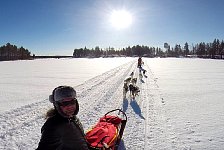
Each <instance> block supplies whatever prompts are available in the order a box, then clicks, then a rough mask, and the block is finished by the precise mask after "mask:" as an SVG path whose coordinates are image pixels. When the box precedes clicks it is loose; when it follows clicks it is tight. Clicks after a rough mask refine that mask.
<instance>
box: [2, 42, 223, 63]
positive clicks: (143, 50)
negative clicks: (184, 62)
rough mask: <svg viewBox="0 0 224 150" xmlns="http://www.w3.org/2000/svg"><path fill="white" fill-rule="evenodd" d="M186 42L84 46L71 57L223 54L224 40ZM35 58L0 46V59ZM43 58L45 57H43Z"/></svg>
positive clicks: (22, 49) (220, 55)
mask: <svg viewBox="0 0 224 150" xmlns="http://www.w3.org/2000/svg"><path fill="white" fill-rule="evenodd" d="M189 47H190V46H189V44H188V43H187V42H186V43H185V44H184V45H183V46H181V45H180V44H176V45H175V46H174V47H171V46H170V45H169V44H168V43H164V49H161V48H159V47H149V46H144V45H141V46H140V45H135V46H132V47H131V46H128V47H126V48H122V49H115V48H113V47H108V48H106V49H102V48H100V47H99V46H96V47H95V48H92V49H88V48H86V47H84V48H79V49H74V51H73V55H72V57H74V58H83V57H88V58H97V57H117V56H119V57H122V56H123V57H126V56H127V57H136V56H144V57H199V58H212V59H223V55H224V41H223V40H222V41H220V40H219V39H215V40H214V41H213V42H210V43H205V42H201V43H198V44H195V45H192V46H191V49H190V48H189ZM48 57H49V56H48ZM32 58H35V55H34V54H33V56H31V53H30V51H29V50H28V49H25V48H24V47H22V46H21V47H19V48H18V47H17V46H16V45H11V44H10V43H7V44H6V45H3V46H1V47H0V61H5V60H24V59H32ZM44 58H45V57H44Z"/></svg>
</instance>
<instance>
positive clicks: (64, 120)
mask: <svg viewBox="0 0 224 150" xmlns="http://www.w3.org/2000/svg"><path fill="white" fill-rule="evenodd" d="M49 100H50V102H51V103H53V105H54V109H50V110H48V112H47V113H46V118H47V120H46V122H45V123H44V125H43V126H42V128H41V134H42V135H41V139H40V142H39V145H38V148H37V150H46V149H47V150H56V149H57V150H89V149H88V145H87V142H86V139H85V135H84V130H83V127H82V124H81V122H80V121H79V119H78V118H77V116H76V115H77V114H78V112H79V103H78V100H77V99H76V91H75V90H74V89H73V88H72V87H70V86H59V87H56V88H55V89H54V90H53V92H52V95H50V96H49Z"/></svg>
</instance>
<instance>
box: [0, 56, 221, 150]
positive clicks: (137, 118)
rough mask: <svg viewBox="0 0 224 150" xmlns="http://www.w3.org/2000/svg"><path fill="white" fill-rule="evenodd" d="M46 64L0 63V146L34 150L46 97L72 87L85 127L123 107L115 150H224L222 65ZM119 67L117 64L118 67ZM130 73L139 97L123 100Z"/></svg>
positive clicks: (217, 62)
mask: <svg viewBox="0 0 224 150" xmlns="http://www.w3.org/2000/svg"><path fill="white" fill-rule="evenodd" d="M143 61H144V62H145V64H144V68H145V69H146V70H147V73H146V75H147V76H146V77H144V78H143V79H142V80H140V79H139V72H138V69H137V68H136V66H137V58H107V59H106V58H104V59H103V58H99V59H59V60H57V59H44V60H34V61H15V62H0V69H1V72H0V97H1V99H0V149H9V150H11V149H13V150H16V149H21V150H30V149H35V148H36V147H37V145H38V142H39V139H40V135H41V134H40V128H41V126H42V125H43V123H44V121H45V120H44V118H43V116H44V113H45V112H46V111H47V110H48V109H49V108H50V107H52V104H50V102H49V101H48V95H49V94H50V93H51V91H52V90H53V88H54V87H56V86H58V85H71V86H73V87H74V88H75V89H76V90H77V94H78V99H79V103H80V112H79V114H78V117H79V118H80V119H81V121H82V123H83V125H84V128H85V130H87V129H88V128H90V127H91V126H92V125H94V124H95V123H96V122H97V121H98V119H99V118H100V117H102V115H104V114H105V113H106V112H108V111H110V110H112V109H115V108H122V109H123V110H124V111H125V112H126V114H127V116H128V122H127V125H126V128H125V131H124V135H123V139H124V142H123V143H121V147H120V150H125V149H126V150H129V149H130V150H142V149H145V150H150V149H152V150H188V149H189V150H190V149H191V150H204V149H209V150H214V149H215V150H221V149H223V145H224V101H223V97H224V90H223V89H224V61H223V60H204V59H176V58H166V59H160V58H155V59H152V58H143ZM121 64H122V65H121ZM132 71H134V73H135V74H134V76H135V77H137V78H138V82H137V85H138V86H139V87H140V90H141V92H140V94H139V96H137V97H136V98H135V100H131V99H130V98H129V96H127V98H126V99H123V91H122V87H123V80H124V79H125V78H127V77H128V76H129V74H130V73H131V72H132Z"/></svg>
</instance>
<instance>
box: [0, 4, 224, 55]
mask: <svg viewBox="0 0 224 150" xmlns="http://www.w3.org/2000/svg"><path fill="white" fill-rule="evenodd" d="M223 6H224V1H223V0H1V1H0V7H1V9H0V46H2V45H5V44H6V43H11V44H13V45H16V46H18V47H20V46H23V47H24V48H27V49H28V50H29V51H30V52H31V53H32V54H35V55H72V53H73V50H74V49H75V48H84V47H85V46H86V47H87V48H90V49H91V48H95V46H99V47H100V48H107V47H109V46H110V47H114V48H124V47H127V46H133V45H137V44H139V45H147V46H155V47H157V46H158V47H161V48H163V44H164V42H167V43H169V44H170V45H171V46H172V47H173V46H175V44H180V45H181V46H183V45H184V43H185V42H188V43H189V45H192V44H196V43H199V42H213V40H214V39H215V38H217V39H220V40H222V39H223V37H224V28H223V27H224V19H223V14H224V9H223ZM122 12H125V13H122ZM122 16H123V17H124V18H122ZM116 19H118V20H116Z"/></svg>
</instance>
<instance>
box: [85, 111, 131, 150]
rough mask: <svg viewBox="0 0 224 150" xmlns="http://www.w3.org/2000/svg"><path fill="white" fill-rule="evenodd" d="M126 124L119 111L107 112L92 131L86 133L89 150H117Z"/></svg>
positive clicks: (123, 113)
mask: <svg viewBox="0 0 224 150" xmlns="http://www.w3.org/2000/svg"><path fill="white" fill-rule="evenodd" d="M115 113H116V115H115ZM126 122H127V116H126V114H125V112H124V111H122V110H121V109H115V110H111V111H109V112H107V113H106V114H105V115H104V116H103V117H101V118H100V120H99V122H98V123H97V124H96V125H95V126H94V127H93V128H92V129H90V130H89V131H87V133H86V141H87V143H88V144H89V148H90V149H91V150H117V149H118V147H119V144H120V142H121V139H122V136H123V132H124V128H125V125H126Z"/></svg>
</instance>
